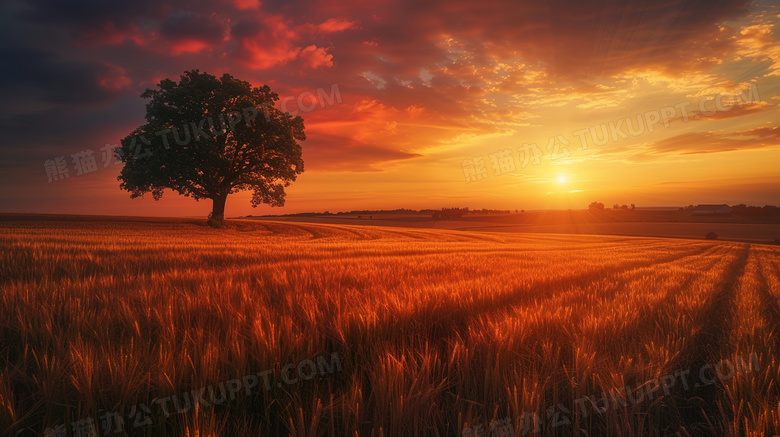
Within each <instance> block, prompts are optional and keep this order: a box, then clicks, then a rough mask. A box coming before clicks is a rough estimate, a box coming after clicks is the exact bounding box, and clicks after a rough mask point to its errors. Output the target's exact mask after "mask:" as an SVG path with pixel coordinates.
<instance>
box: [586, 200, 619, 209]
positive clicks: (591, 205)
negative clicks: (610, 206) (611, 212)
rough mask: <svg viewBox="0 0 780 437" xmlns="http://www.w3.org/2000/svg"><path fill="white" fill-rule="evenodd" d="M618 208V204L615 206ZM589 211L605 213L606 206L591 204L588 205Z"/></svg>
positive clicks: (596, 203) (598, 203) (599, 203)
mask: <svg viewBox="0 0 780 437" xmlns="http://www.w3.org/2000/svg"><path fill="white" fill-rule="evenodd" d="M615 206H617V204H615ZM588 209H589V210H591V211H596V210H599V211H604V204H603V203H601V202H591V203H590V205H588Z"/></svg>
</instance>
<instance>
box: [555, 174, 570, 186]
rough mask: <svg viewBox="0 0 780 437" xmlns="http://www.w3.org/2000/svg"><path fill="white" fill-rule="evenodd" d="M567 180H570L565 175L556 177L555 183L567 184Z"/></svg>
mask: <svg viewBox="0 0 780 437" xmlns="http://www.w3.org/2000/svg"><path fill="white" fill-rule="evenodd" d="M567 180H568V178H567V177H566V175H565V174H559V175H558V176H556V177H555V181H556V182H558V183H559V184H565V183H566V181H567Z"/></svg>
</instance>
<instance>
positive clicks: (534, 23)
mask: <svg viewBox="0 0 780 437" xmlns="http://www.w3.org/2000/svg"><path fill="white" fill-rule="evenodd" d="M0 9H2V10H3V11H2V16H1V18H0V21H1V22H0V29H2V30H0V32H2V33H3V36H2V59H3V61H2V71H1V72H0V74H1V75H2V81H1V82H0V83H1V84H2V85H0V87H2V97H3V98H2V103H1V104H0V117H1V118H2V122H1V125H2V132H3V135H2V143H1V145H0V154H1V155H0V156H1V159H0V165H2V169H1V171H0V212H42V213H44V212H45V213H83V214H128V215H159V216H163V215H165V216H169V215H202V216H205V215H206V214H207V213H208V212H209V211H210V209H211V202H203V201H202V202H200V203H197V202H195V201H193V200H191V199H188V198H183V197H180V196H178V195H177V194H175V193H172V192H166V193H165V196H164V197H163V199H162V200H161V201H159V202H155V201H153V200H152V199H151V196H148V197H149V198H144V199H130V196H129V193H127V192H125V191H121V190H120V189H119V183H118V182H117V180H116V177H117V175H118V173H119V169H120V168H119V166H117V165H114V164H113V163H108V165H104V162H103V157H102V156H101V154H102V153H103V152H101V148H104V147H105V146H106V144H116V143H118V142H119V140H120V138H123V137H124V136H125V135H127V134H128V133H130V131H132V130H133V129H134V128H135V127H136V126H138V125H141V124H143V122H144V119H143V117H144V110H145V109H144V105H145V103H146V100H145V99H142V98H141V97H140V94H141V93H142V92H143V91H144V90H145V89H147V88H153V87H154V86H155V85H156V84H157V83H158V82H159V81H160V80H161V79H163V78H171V79H174V80H178V78H179V75H180V74H181V73H182V72H183V71H185V70H190V69H199V70H201V71H205V72H208V73H210V74H214V75H221V74H223V73H229V74H232V75H233V76H235V77H237V78H239V79H243V80H248V81H250V82H252V83H253V84H256V85H262V84H268V85H269V86H270V87H271V88H272V89H273V90H274V91H276V92H277V93H279V95H280V96H281V97H282V98H285V97H289V98H288V100H287V102H288V103H287V107H286V108H285V109H287V110H290V111H299V114H300V115H301V116H302V117H303V118H304V120H305V126H306V135H307V137H308V139H307V140H306V141H304V142H303V143H302V146H303V158H304V161H305V166H306V171H305V173H303V174H302V175H301V176H300V177H299V178H298V180H297V181H296V182H294V183H293V185H291V186H290V187H289V188H288V189H287V204H286V206H285V207H283V208H271V207H268V206H260V207H258V208H252V207H251V206H250V203H249V198H250V197H251V193H249V192H245V193H241V194H236V195H232V196H231V197H230V198H229V199H228V203H227V210H226V215H227V216H228V217H230V216H236V215H245V214H255V215H258V214H273V213H292V212H304V211H324V210H330V211H332V212H333V211H345V210H355V209H395V208H415V209H420V208H441V207H450V206H459V207H463V206H468V207H471V208H500V209H512V210H514V209H526V210H531V209H548V208H555V209H557V208H585V207H587V205H588V203H590V202H591V201H594V200H596V201H601V202H603V203H605V204H607V205H612V204H613V203H620V204H623V203H635V204H636V205H637V206H664V205H688V204H691V203H728V204H735V203H748V204H754V205H764V204H776V205H777V204H780V171H779V169H780V147H779V146H780V127H778V125H779V123H778V121H780V107H778V105H780V7H778V6H777V5H774V4H772V3H771V2H768V1H762V2H747V1H741V0H730V1H718V0H693V1H682V0H664V1H657V0H656V1H629V2H610V1H602V0H597V1H592V2H585V1H582V0H557V1H552V2H538V1H517V0H506V1H489V0H486V1H471V2H457V1H406V0H393V1H387V0H381V1H375V2H372V3H371V5H370V6H368V2H357V1H354V0H342V1H294V0H282V1H273V2H266V1H262V2H260V1H256V0H232V1H229V0H222V1H220V0H215V1H210V2H200V1H170V0H168V1H165V0H163V1H158V0H153V1H152V0H137V1H111V2H109V1H97V0H91V1H70V2H62V1H61V0H39V1H36V2H25V1H17V0H6V1H4V2H3V3H2V5H0ZM318 89H319V90H321V91H320V93H321V95H329V96H331V97H333V95H332V94H331V93H333V92H336V93H337V97H338V99H333V100H332V101H328V100H327V99H320V102H317V104H316V107H314V108H313V109H312V110H309V111H304V110H303V109H301V108H299V107H298V103H299V102H301V103H303V104H304V105H309V103H311V104H312V106H315V105H313V103H315V101H314V100H312V98H313V97H312V96H316V95H317V93H318V91H317V90H318ZM334 90H335V91H334ZM339 100H340V101H339ZM278 103H280V102H277V104H278ZM669 108H673V109H674V110H675V113H674V114H673V115H672V114H671V113H670V112H668V111H669ZM664 111H666V112H664ZM683 112H685V114H683ZM656 115H661V118H660V119H658V118H655V117H656ZM653 120H655V122H654V123H651V122H652V121H653ZM632 123H633V124H632ZM602 128H606V129H605V130H604V131H603V132H602ZM594 136H595V138H594ZM551 138H552V139H553V143H552V144H551V145H549V147H548V143H549V142H550V139H551ZM602 138H603V140H602ZM583 139H584V140H585V142H586V143H587V147H583V146H582V143H583ZM566 143H568V146H567V145H566ZM534 145H535V146H534ZM535 148H536V150H538V151H541V154H539V155H536V156H535V159H531V157H530V153H529V152H530V151H533V150H535ZM506 149H508V151H509V152H508V153H509V154H508V155H503V160H502V159H500V158H502V155H501V153H502V151H505V150H506ZM86 150H91V151H92V152H93V153H94V156H95V157H96V161H97V170H96V171H91V172H88V173H85V174H83V175H77V169H76V167H75V166H74V158H73V157H72V155H73V154H77V153H79V152H83V151H86ZM60 156H62V157H64V158H65V161H66V162H67V165H68V169H69V177H68V178H64V179H62V180H54V181H51V182H50V181H49V177H48V176H47V172H46V168H45V162H46V161H47V160H50V159H52V160H53V159H55V158H57V157H60ZM480 159H481V160H482V165H483V166H484V171H482V172H480V171H479V166H480ZM535 161H536V162H535ZM494 164H496V166H495V168H494ZM512 164H514V167H512Z"/></svg>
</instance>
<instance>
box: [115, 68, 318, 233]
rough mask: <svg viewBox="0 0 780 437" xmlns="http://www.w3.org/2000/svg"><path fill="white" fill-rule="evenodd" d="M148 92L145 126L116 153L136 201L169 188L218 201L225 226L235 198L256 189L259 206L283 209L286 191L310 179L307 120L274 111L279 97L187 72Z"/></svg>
mask: <svg viewBox="0 0 780 437" xmlns="http://www.w3.org/2000/svg"><path fill="white" fill-rule="evenodd" d="M157 87H158V89H154V90H152V89H147V90H146V91H145V92H144V93H143V94H141V97H143V98H145V99H151V100H150V101H149V103H147V104H146V124H144V125H142V126H139V127H137V128H136V129H135V130H133V132H131V133H130V134H129V135H128V136H127V137H125V138H124V139H122V141H121V146H120V147H118V148H117V149H116V156H117V159H119V160H121V161H122V162H123V163H124V167H123V168H122V171H121V173H120V175H119V177H118V178H117V179H118V180H119V181H120V187H121V188H122V189H124V190H127V191H129V192H130V197H131V198H137V197H142V196H143V195H144V194H146V193H150V192H151V193H152V196H153V197H154V199H155V200H159V199H160V198H161V197H162V194H163V190H164V189H166V188H167V189H170V190H173V191H176V192H178V193H179V194H182V195H184V196H187V197H193V198H194V199H195V200H201V199H211V200H212V202H213V208H212V211H211V222H213V223H215V224H217V225H220V224H222V222H223V220H224V217H225V202H226V200H227V197H228V195H229V194H231V193H236V192H238V191H242V190H250V189H251V190H254V193H253V195H252V201H251V203H252V206H253V207H256V206H257V205H259V204H261V203H266V204H269V205H271V206H282V205H284V197H285V191H284V188H285V187H287V186H289V185H290V183H291V182H292V181H295V179H296V177H297V175H299V174H301V173H303V158H302V156H301V155H302V151H301V146H300V144H298V142H297V141H303V140H305V139H306V135H305V134H304V127H303V119H302V118H301V117H300V116H296V117H293V116H291V115H289V114H288V113H283V112H282V111H280V110H278V109H277V108H275V107H274V102H275V101H277V100H279V96H278V95H277V94H276V93H274V92H272V91H271V89H270V88H269V87H268V86H267V85H264V86H262V87H260V88H257V87H253V86H252V85H251V84H250V83H249V82H246V81H242V80H238V79H236V78H234V77H233V76H231V75H229V74H224V75H222V77H221V78H216V77H215V76H212V75H210V74H207V73H201V72H199V71H198V70H192V71H186V72H184V74H182V75H181V80H180V81H179V82H178V83H177V82H175V81H173V80H170V79H164V80H162V81H160V83H159V84H158V85H157Z"/></svg>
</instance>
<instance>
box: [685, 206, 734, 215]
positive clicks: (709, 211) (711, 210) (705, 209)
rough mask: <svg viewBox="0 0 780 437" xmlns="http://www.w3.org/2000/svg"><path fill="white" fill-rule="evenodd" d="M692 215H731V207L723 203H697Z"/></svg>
mask: <svg viewBox="0 0 780 437" xmlns="http://www.w3.org/2000/svg"><path fill="white" fill-rule="evenodd" d="M691 215H731V207H730V206H728V205H726V204H723V205H696V208H693V211H692V212H691Z"/></svg>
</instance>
